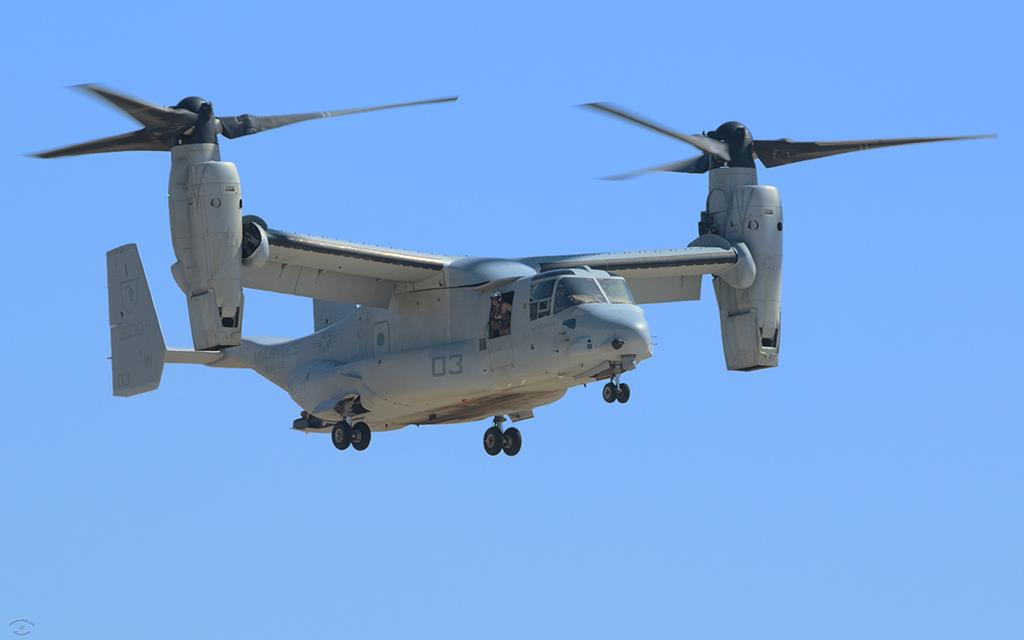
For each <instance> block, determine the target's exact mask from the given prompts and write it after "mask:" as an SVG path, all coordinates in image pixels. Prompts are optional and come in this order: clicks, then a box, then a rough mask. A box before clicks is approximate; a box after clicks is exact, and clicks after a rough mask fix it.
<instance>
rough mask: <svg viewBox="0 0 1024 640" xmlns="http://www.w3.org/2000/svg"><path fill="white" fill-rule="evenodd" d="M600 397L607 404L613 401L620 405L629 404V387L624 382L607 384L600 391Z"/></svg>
mask: <svg viewBox="0 0 1024 640" xmlns="http://www.w3.org/2000/svg"><path fill="white" fill-rule="evenodd" d="M601 397H602V398H604V401H605V402H607V403H608V404H611V403H613V402H615V401H618V402H620V403H621V404H626V403H627V402H629V385H628V384H626V383H625V382H621V383H615V382H609V383H608V384H606V385H604V388H602V389H601Z"/></svg>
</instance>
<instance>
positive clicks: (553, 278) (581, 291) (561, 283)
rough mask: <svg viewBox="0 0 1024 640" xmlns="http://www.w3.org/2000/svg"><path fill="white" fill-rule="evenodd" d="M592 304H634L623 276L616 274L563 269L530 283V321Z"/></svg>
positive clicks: (538, 277)
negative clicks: (591, 273) (584, 272)
mask: <svg viewBox="0 0 1024 640" xmlns="http://www.w3.org/2000/svg"><path fill="white" fill-rule="evenodd" d="M563 274H564V275H563ZM594 303H611V304H635V302H634V301H633V294H632V293H630V291H629V285H628V284H626V281H625V279H623V278H619V277H616V276H607V275H595V276H589V275H581V274H579V273H578V272H576V271H573V270H570V269H565V270H558V271H552V272H549V273H543V274H541V275H539V276H536V277H535V278H534V279H533V282H532V283H531V284H530V319H531V320H537V319H538V318H543V317H545V316H548V315H553V314H557V313H559V312H561V311H564V310H565V309H568V308H570V307H575V306H576V305H581V304H594Z"/></svg>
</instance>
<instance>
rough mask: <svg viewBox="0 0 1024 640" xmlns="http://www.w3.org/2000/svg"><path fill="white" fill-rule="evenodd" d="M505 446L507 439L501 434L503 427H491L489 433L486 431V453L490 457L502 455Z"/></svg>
mask: <svg viewBox="0 0 1024 640" xmlns="http://www.w3.org/2000/svg"><path fill="white" fill-rule="evenodd" d="M504 444H505V437H504V435H503V434H502V433H501V427H491V428H490V429H488V430H487V431H484V451H486V452H487V455H489V456H496V455H498V454H499V453H501V448H502V447H503V446H504Z"/></svg>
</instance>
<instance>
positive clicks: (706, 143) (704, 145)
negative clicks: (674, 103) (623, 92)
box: [580, 102, 732, 162]
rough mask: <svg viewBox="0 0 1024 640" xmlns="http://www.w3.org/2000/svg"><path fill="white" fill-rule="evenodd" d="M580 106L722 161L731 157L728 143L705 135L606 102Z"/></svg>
mask: <svg viewBox="0 0 1024 640" xmlns="http://www.w3.org/2000/svg"><path fill="white" fill-rule="evenodd" d="M580 106H581V107H586V108H588V109H593V110H595V111H600V112H602V113H606V114H608V115H611V116H615V117H616V118H621V119H622V120H625V121H626V122H632V123H633V124H635V125H639V126H641V127H644V128H645V129H650V130H651V131H654V132H657V133H660V134H662V135H664V136H668V137H670V138H675V139H676V140H680V141H682V142H685V143H686V144H689V145H692V146H694V147H696V148H697V149H699V150H701V151H703V152H704V153H708V154H711V155H713V156H715V157H716V158H718V159H719V160H722V161H724V162H729V160H731V159H732V158H730V157H729V145H727V144H725V143H724V142H720V141H718V140H714V139H712V138H709V137H707V136H691V135H687V134H685V133H679V132H678V131H673V130H672V129H669V128H668V127H665V126H662V125H660V124H656V123H654V122H653V121H651V120H648V119H647V118H645V117H643V116H639V115H637V114H634V113H630V112H629V111H626V110H625V109H623V108H621V107H617V106H615V105H612V104H608V103H607V102H588V103H587V104H582V105H580Z"/></svg>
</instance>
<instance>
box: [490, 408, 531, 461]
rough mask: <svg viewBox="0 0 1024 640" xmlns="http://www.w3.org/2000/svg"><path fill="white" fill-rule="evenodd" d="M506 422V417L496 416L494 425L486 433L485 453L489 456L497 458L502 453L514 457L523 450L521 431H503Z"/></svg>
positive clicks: (511, 428) (513, 429)
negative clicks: (502, 426)
mask: <svg viewBox="0 0 1024 640" xmlns="http://www.w3.org/2000/svg"><path fill="white" fill-rule="evenodd" d="M504 422H505V416H494V424H493V425H491V428H490V429H488V430H487V431H484V451H486V452H487V455H489V456H496V455H498V454H499V453H501V452H502V451H504V452H505V455H507V456H514V455H516V454H517V453H519V450H520V449H522V448H523V435H522V434H521V433H519V429H516V428H515V427H509V428H508V429H505V430H504V431H503V430H502V428H501V425H502V424H503V423H504Z"/></svg>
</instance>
